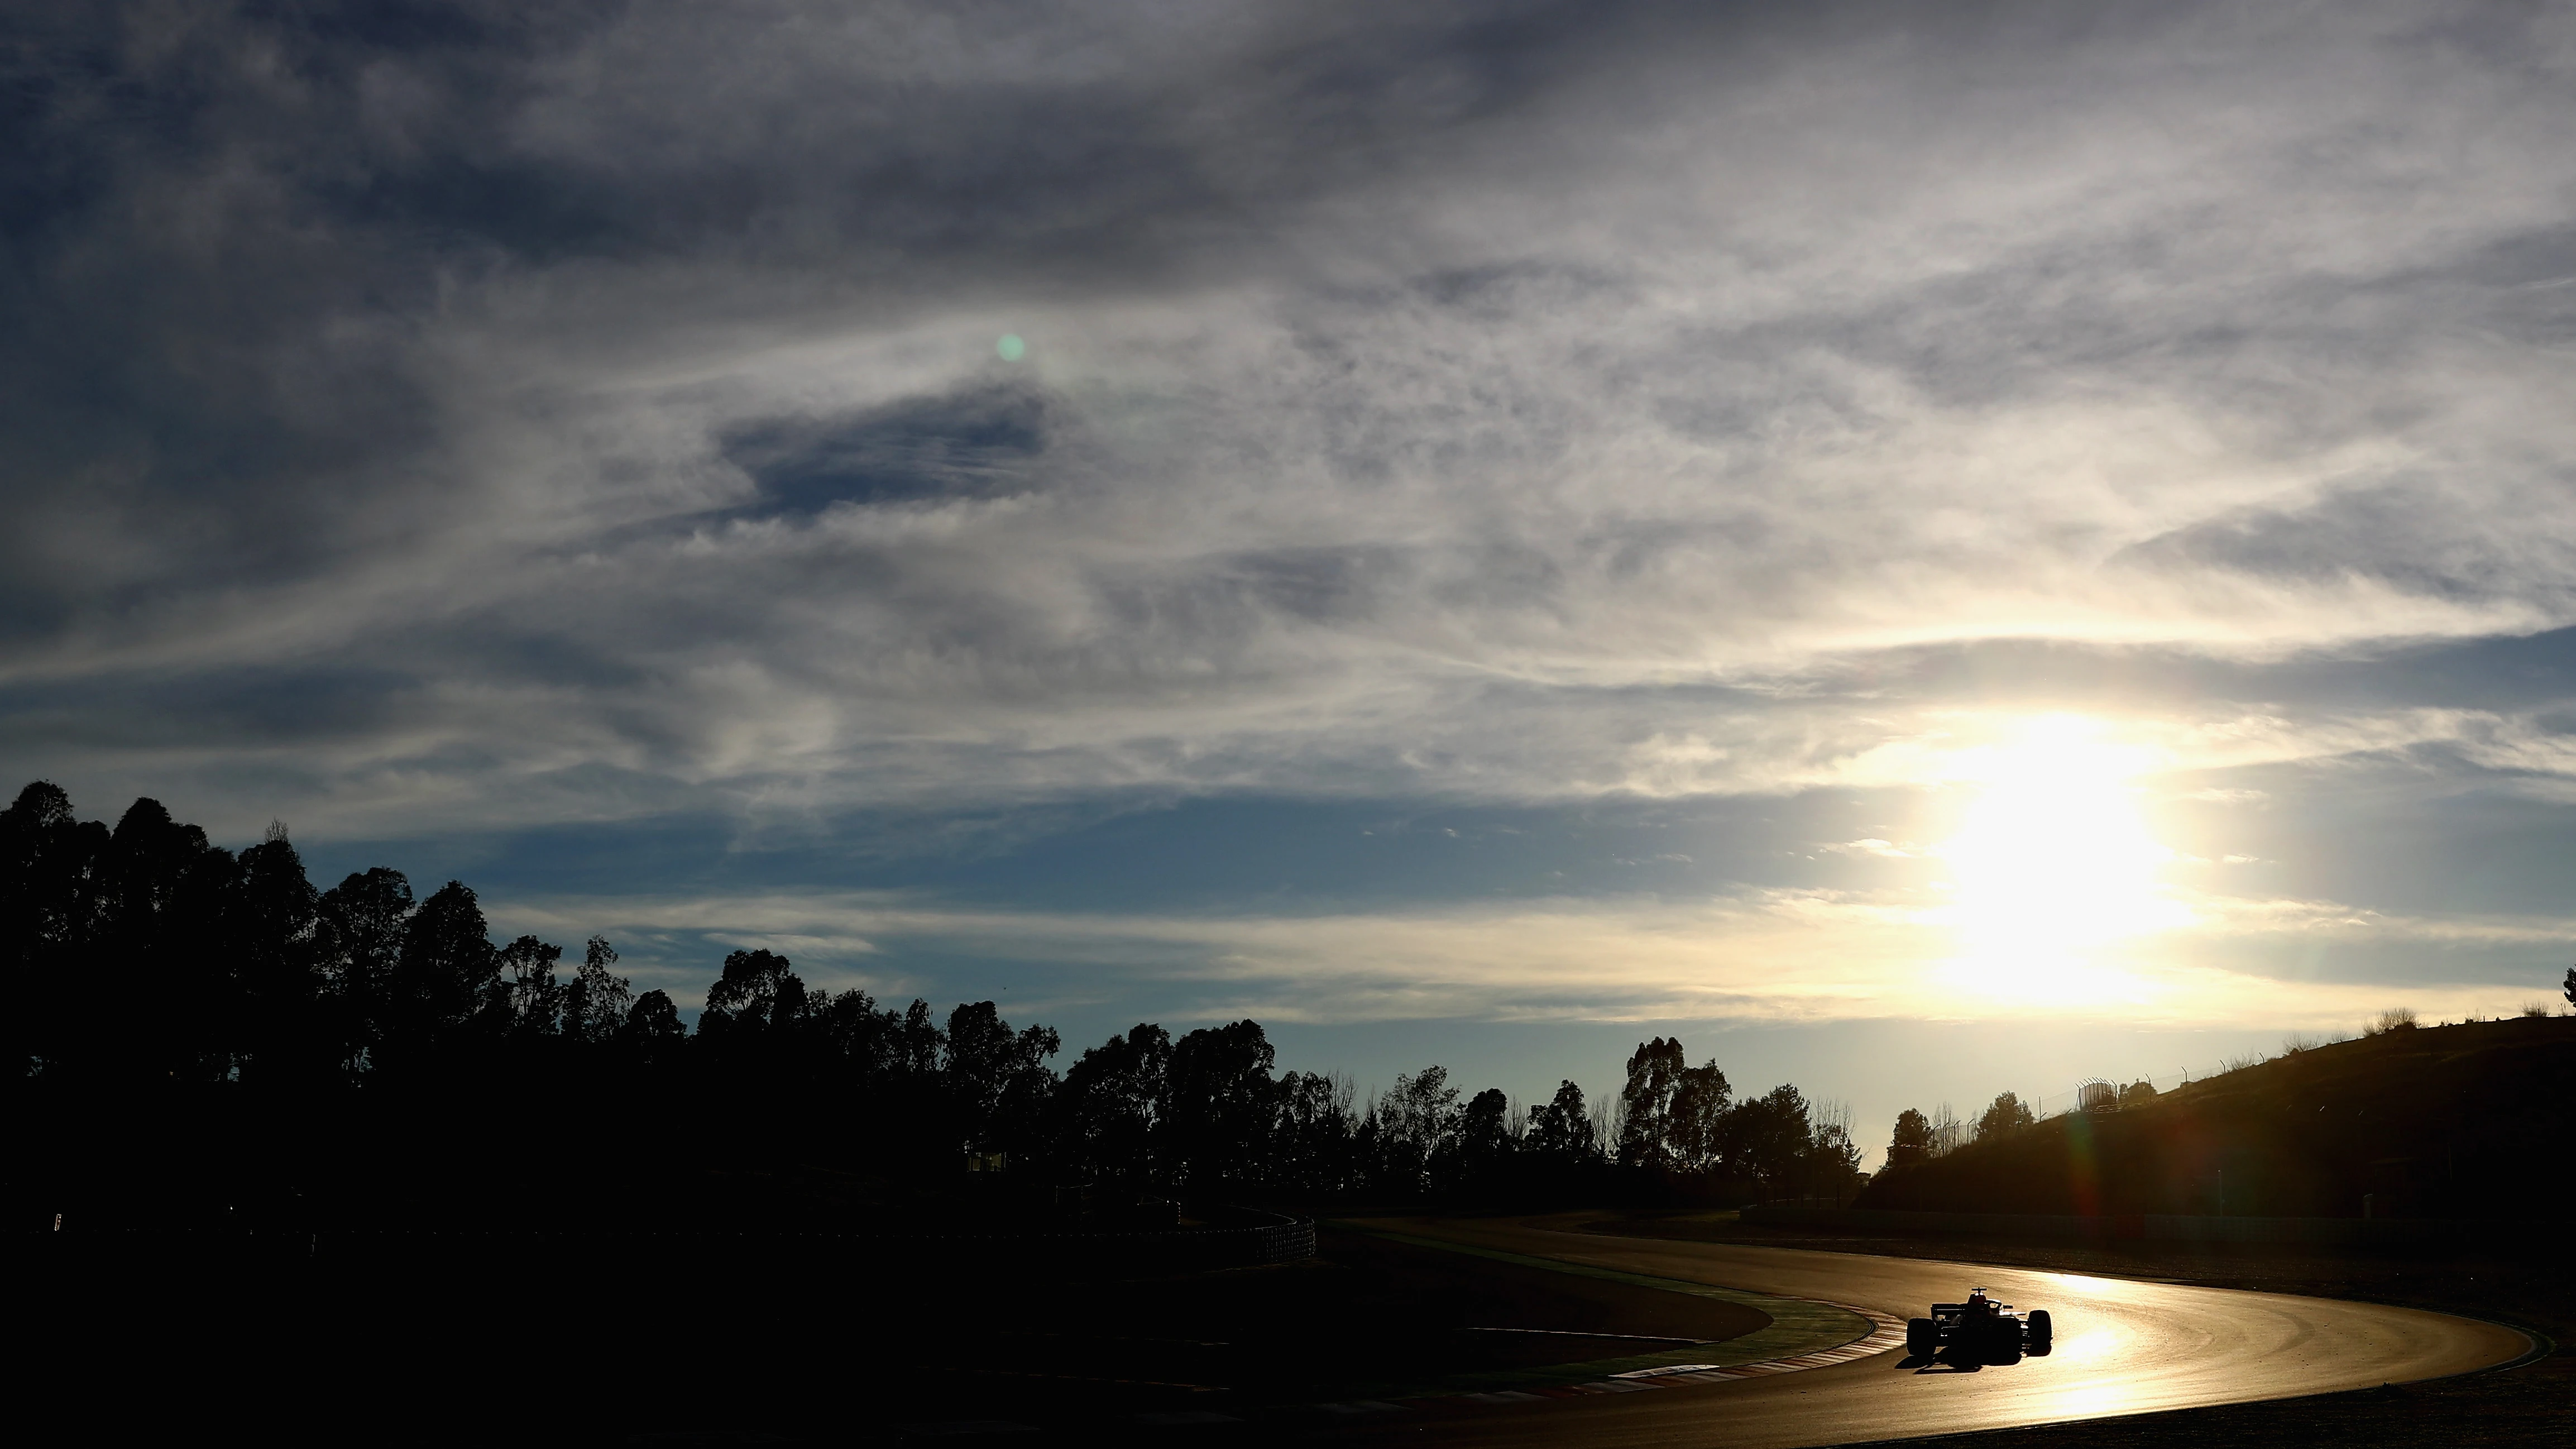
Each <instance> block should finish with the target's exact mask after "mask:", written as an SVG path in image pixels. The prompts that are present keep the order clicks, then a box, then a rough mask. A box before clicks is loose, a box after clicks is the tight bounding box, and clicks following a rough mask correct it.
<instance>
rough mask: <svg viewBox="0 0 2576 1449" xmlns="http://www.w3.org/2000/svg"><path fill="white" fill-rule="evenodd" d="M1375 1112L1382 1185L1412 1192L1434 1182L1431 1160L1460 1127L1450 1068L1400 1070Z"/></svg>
mask: <svg viewBox="0 0 2576 1449" xmlns="http://www.w3.org/2000/svg"><path fill="white" fill-rule="evenodd" d="M1371 1115H1372V1116H1373V1117H1374V1118H1375V1119H1376V1122H1377V1141H1376V1144H1375V1145H1376V1148H1377V1153H1376V1158H1375V1161H1374V1162H1373V1164H1372V1166H1373V1168H1374V1170H1375V1175H1376V1178H1377V1182H1378V1185H1379V1186H1380V1187H1381V1188H1384V1189H1385V1190H1387V1191H1390V1192H1399V1193H1405V1194H1408V1195H1410V1194H1415V1193H1420V1192H1422V1191H1423V1190H1424V1189H1425V1188H1427V1187H1428V1186H1429V1185H1430V1171H1431V1159H1432V1158H1433V1156H1434V1155H1436V1154H1437V1153H1439V1152H1440V1150H1441V1149H1442V1148H1443V1147H1445V1146H1446V1145H1447V1144H1448V1140H1449V1136H1450V1134H1451V1133H1453V1132H1455V1131H1456V1130H1457V1126H1458V1089H1457V1088H1455V1087H1453V1086H1450V1085H1449V1069H1448V1068H1446V1067H1424V1068H1423V1069H1422V1070H1421V1071H1420V1072H1418V1073H1416V1074H1414V1075H1412V1076H1405V1075H1403V1074H1401V1073H1399V1074H1398V1075H1397V1076H1396V1079H1395V1087H1394V1089H1393V1090H1392V1091H1390V1092H1388V1093H1387V1094H1386V1095H1385V1096H1383V1097H1380V1098H1378V1100H1377V1105H1376V1109H1375V1111H1374V1112H1373V1113H1372V1114H1371Z"/></svg>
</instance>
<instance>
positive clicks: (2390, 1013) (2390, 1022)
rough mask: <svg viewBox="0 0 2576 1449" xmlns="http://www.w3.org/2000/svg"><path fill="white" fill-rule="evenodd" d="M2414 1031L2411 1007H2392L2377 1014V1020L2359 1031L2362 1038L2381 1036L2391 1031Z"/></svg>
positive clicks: (2413, 1015)
mask: <svg viewBox="0 0 2576 1449" xmlns="http://www.w3.org/2000/svg"><path fill="white" fill-rule="evenodd" d="M2414 1029H2415V1008H2413V1007H2411V1006H2392V1007H2390V1008H2388V1009H2387V1010H2386V1011H2383V1012H2381V1013H2380V1014H2379V1020H2377V1021H2374V1022H2372V1023H2371V1024H2370V1025H2368V1026H2365V1027H2363V1028H2362V1029H2361V1034H2362V1035H2363V1036H2383V1035H2385V1034H2387V1033H2389V1032H2392V1031H2413V1030H2414Z"/></svg>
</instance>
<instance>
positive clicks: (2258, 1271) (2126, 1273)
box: [1551, 1212, 2576, 1449]
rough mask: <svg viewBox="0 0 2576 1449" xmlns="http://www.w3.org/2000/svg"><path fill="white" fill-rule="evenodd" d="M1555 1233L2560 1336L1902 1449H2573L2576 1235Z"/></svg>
mask: <svg viewBox="0 0 2576 1449" xmlns="http://www.w3.org/2000/svg"><path fill="white" fill-rule="evenodd" d="M1551 1222H1552V1223H1553V1224H1554V1225H1557V1226H1563V1227H1569V1228H1579V1229H1582V1230H1586V1231H1592V1232H1606V1233H1616V1234H1623V1235H1628V1236H1636V1237H1659V1238H1677V1239H1690V1240H1698V1241H1705V1242H1732V1243H1753V1244H1766V1245H1769V1246H1773V1247H1782V1248H1810V1249H1815V1250H1818V1251H1823V1252H1839V1253H1875V1254H1881V1255H1885V1256H1890V1257H1901V1258H1931V1259H1942V1260H1953V1259H1955V1260H1958V1261H1962V1262H1978V1263H1995V1264H2002V1265H2007V1266H2011V1267H2022V1268H2042V1269H2048V1270H2052V1271H2056V1272H2065V1273H2096V1274H2109V1275H2114V1276H2119V1277H2130V1278H2153V1279H2158V1280H2162V1281H2166V1282H2174V1283H2191V1284H2197V1285H2200V1286H2204V1287H2211V1288H2245V1289H2254V1290H2257V1291H2261V1292H2267V1293H2300V1294H2306V1295H2309V1296H2311V1297H2318V1298H2352V1299H2362V1300H2367V1301H2370V1302H2375V1303H2392V1304H2401V1305H2404V1306H2407V1307H2413V1308H2429V1309H2433V1310H2435V1311H2438V1312H2443V1313H2456V1314H2461V1315H2464V1316H2467V1317H2472V1318H2484V1319H2489V1320H2492V1321H2495V1322H2499V1323H2509V1324H2512V1325H2513V1326H2515V1327H2517V1328H2520V1329H2523V1330H2524V1331H2525V1332H2530V1333H2537V1334H2540V1335H2542V1336H2544V1337H2545V1338H2546V1339H2547V1340H2549V1341H2550V1343H2549V1346H2550V1348H2551V1351H2550V1352H2549V1353H2548V1354H2546V1355H2545V1356H2544V1357H2542V1358H2539V1359H2537V1360H2535V1361H2533V1362H2531V1363H2528V1364H2525V1365H2523V1366H2521V1367H2519V1368H2514V1369H2509V1370H2503V1371H2498V1372H2489V1373H2480V1374H2467V1375H2463V1376H2461V1377H2458V1378H2451V1379H2436V1380H2432V1381H2430V1382H2426V1383H2420V1384H2400V1385H2392V1386H2388V1387H2384V1388H2379V1389H2371V1390H2365V1391H2363V1392H2360V1393H2349V1394H2325V1395H2317V1396H2314V1397H2309V1398H2301V1399H2284V1400H2279V1401H2276V1402H2272V1403H2262V1404H2235V1405H2226V1406H2222V1407H2219V1408H2210V1409H2185V1410H2181V1411H2178V1412H2174V1413H2166V1414H2145V1415H2139V1416H2136V1417H2133V1418H2123V1419H2102V1420H2094V1421H2091V1422H2087V1423H2082V1424H2071V1425H2065V1426H2060V1427H2043V1428H2034V1429H2007V1430H1997V1431H1993V1432H1989V1433H1982V1434H1962V1435H1950V1436H1945V1437H1942V1438H1939V1439H1916V1440H1906V1441H1901V1442H1902V1443H1904V1444H1912V1445H1931V1444H1938V1445H1941V1446H1943V1449H2097V1446H2098V1449H2209V1446H2213V1445H2245V1446H2255V1449H2270V1446H2276V1445H2277V1446H2291V1445H2331V1446H2334V1449H2436V1446H2469V1445H2496V1446H2508V1445H2509V1446H2524V1445H2531V1446H2565V1445H2570V1444H2576V1230H2571V1233H2570V1234H2569V1235H2568V1236H2564V1237H2561V1238H2559V1239H2556V1240H2555V1241H2554V1242H2553V1241H2551V1240H2547V1239H2541V1240H2538V1241H2537V1242H2535V1241H2534V1240H2531V1239H2528V1238H2519V1237H2518V1238H2517V1239H2516V1240H2515V1241H2514V1242H2513V1243H2512V1245H2510V1246H2507V1245H2506V1244H2504V1243H2501V1242H2489V1243H2484V1244H2469V1245H2465V1246H2463V1247H2460V1248H2457V1249H2451V1250H2444V1251H2409V1252H2385V1251H2375V1252H2364V1251H2348V1252H2347V1251H2333V1250H2323V1249H2316V1248H2303V1247H2297V1246H2292V1245H2280V1244H2265V1243H2246V1244H2233V1243H2231V1244H2189V1243H2144V1242H2140V1243H2132V1244H2124V1245H2113V1246H2102V1247H2096V1246H2091V1245H2082V1244H2070V1243H2016V1242H2012V1241H2009V1240H2004V1239H1997V1238H1984V1237H1902V1236H1897V1235H1892V1234H1879V1233H1859V1232H1839V1231H1817V1230H1810V1229H1786V1228H1763V1227H1755V1226H1750V1225H1747V1224H1744V1223H1741V1222H1739V1221H1738V1220H1737V1219H1736V1216H1735V1214H1733V1213H1710V1212H1676V1213H1654V1212H1630V1213H1602V1212H1595V1213H1571V1214H1564V1215H1562V1216H1560V1217H1558V1218H1555V1219H1551Z"/></svg>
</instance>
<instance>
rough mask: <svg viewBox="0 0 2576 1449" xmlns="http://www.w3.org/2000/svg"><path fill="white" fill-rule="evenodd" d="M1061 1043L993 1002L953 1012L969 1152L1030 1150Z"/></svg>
mask: <svg viewBox="0 0 2576 1449" xmlns="http://www.w3.org/2000/svg"><path fill="white" fill-rule="evenodd" d="M700 1030H701V1031H704V1028H703V1027H701V1028H700ZM1058 1045H1059V1041H1058V1038H1057V1036H1056V1033H1055V1028H1053V1027H1048V1026H1033V1027H1030V1028H1029V1029H1028V1030H1026V1031H1022V1032H1013V1031H1012V1030H1011V1024H1010V1023H1009V1022H1007V1021H1004V1020H1002V1017H1001V1013H1000V1011H999V1009H998V1008H996V1007H995V1006H994V1004H993V1003H992V1002H989V1001H976V1002H969V1003H964V1004H961V1005H959V1006H958V1008H957V1009H956V1010H954V1011H952V1012H950V1013H949V1014H948V1055H947V1060H946V1061H945V1062H944V1063H943V1064H942V1065H943V1070H944V1073H945V1076H946V1081H947V1087H948V1098H949V1103H950V1112H951V1118H950V1120H951V1123H952V1130H953V1132H954V1135H955V1137H956V1139H957V1141H958V1143H959V1145H960V1146H962V1147H963V1148H964V1150H966V1151H968V1152H1011V1151H1026V1150H1028V1148H1029V1147H1031V1146H1033V1145H1034V1143H1035V1141H1036V1137H1037V1132H1038V1126H1039V1121H1040V1118H1041V1115H1042V1114H1043V1113H1044V1112H1045V1110H1046V1105H1047V1098H1048V1096H1049V1094H1050V1093H1052V1091H1053V1090H1054V1087H1055V1074H1054V1073H1053V1072H1051V1071H1049V1070H1047V1066H1046V1059H1047V1058H1048V1057H1051V1056H1054V1055H1055V1054H1056V1049H1057V1047H1058Z"/></svg>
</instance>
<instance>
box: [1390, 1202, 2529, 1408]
mask: <svg viewBox="0 0 2576 1449" xmlns="http://www.w3.org/2000/svg"><path fill="white" fill-rule="evenodd" d="M1384 1226H1386V1227H1389V1228H1394V1229H1398V1230H1400V1231H1403V1232H1406V1233H1412V1234H1418V1235H1421V1236H1424V1237H1437V1238H1446V1239H1449V1240H1452V1241H1456V1242H1462V1243H1476V1244H1480V1245H1483V1246H1487V1247H1494V1248H1502V1249H1505V1250H1508V1251H1511V1252H1515V1253H1526V1254H1529V1255H1532V1256H1534V1257H1545V1258H1557V1259H1562V1260H1564V1261H1567V1262H1573V1263H1586V1264H1591V1265H1593V1266H1596V1267H1603V1268H1615V1269H1619V1270H1621V1271H1624V1272H1631V1273H1644V1274H1651V1275H1653V1276H1656V1277H1663V1278H1677V1279H1683V1280H1687V1281H1691V1282H1699V1283H1713V1284H1719V1285H1722V1286H1725V1287H1730V1288H1741V1289H1747V1290H1750V1291H1753V1292H1757V1293H1777V1294H1785V1295H1788V1296H1792V1297H1800V1298H1819V1299H1826V1300H1829V1301H1833V1302H1840V1303H1851V1304H1858V1305H1861V1306H1864V1307H1869V1308H1875V1309H1878V1310H1879V1311H1881V1312H1884V1313H1888V1314H1890V1315H1893V1316H1895V1317H1898V1318H1906V1317H1911V1316H1915V1315H1919V1314H1922V1313H1924V1312H1926V1311H1927V1309H1928V1305H1930V1304H1931V1303H1932V1302H1934V1301H1935V1300H1955V1299H1957V1298H1959V1297H1961V1296H1963V1295H1964V1293H1965V1292H1966V1290H1967V1288H1968V1287H1969V1286H1970V1285H1971V1284H1984V1285H1985V1286H1986V1287H1988V1288H1990V1289H1993V1290H1995V1291H1996V1292H1997V1293H1998V1294H2000V1295H2001V1296H2002V1297H2003V1298H2004V1299H2005V1300H2006V1301H2007V1302H2010V1303H2014V1304H2017V1305H2019V1306H2021V1307H2023V1308H2045V1309H2048V1310H2049V1312H2050V1314H2051V1316H2052V1317H2053V1318H2054V1319H2055V1320H2056V1324H2055V1327H2056V1334H2057V1348H2056V1352H2055V1353H2054V1354H2052V1355H2051V1356H2050V1357H2047V1358H2037V1359H2026V1360H2024V1361H2023V1362H2022V1363H2020V1364H2018V1365H2015V1366H2011V1367H2001V1368H1987V1369H1983V1370H1975V1371H1959V1370H1952V1369H1948V1368H1938V1367H1932V1368H1926V1367H1923V1366H1918V1365H1914V1364H1911V1363H1909V1362H1908V1361H1906V1359H1905V1356H1904V1354H1903V1352H1902V1350H1898V1351H1892V1352H1888V1353H1883V1354H1879V1355H1877V1356H1875V1357H1871V1358H1865V1359H1861V1360H1858V1361H1856V1362H1853V1363H1848V1364H1843V1365H1840V1366H1837V1367H1832V1368H1820V1369H1814V1370H1810V1371H1808V1372H1804V1373H1794V1374H1782V1375H1779V1376H1776V1377H1768V1378H1755V1379H1745V1380H1741V1381H1738V1382H1733V1383H1725V1384H1713V1385H1707V1386H1702V1387H1693V1388H1677V1389H1668V1390H1664V1391H1661V1392H1657V1393H1650V1394H1627V1395H1621V1396H1617V1397H1614V1398H1601V1399H1585V1400H1576V1401H1569V1402H1550V1403H1541V1404H1530V1405H1526V1406H1523V1407H1522V1408H1520V1409H1517V1410H1515V1411H1512V1412H1504V1413H1492V1414H1482V1415H1475V1416H1468V1417H1460V1418H1456V1419H1448V1420H1443V1421H1441V1422H1438V1423H1431V1424H1415V1425H1408V1426H1407V1427H1408V1428H1409V1429H1412V1430H1415V1431H1428V1433H1429V1435H1430V1437H1432V1438H1435V1439H1437V1440H1439V1441H1440V1442H1442V1443H1444V1444H1446V1443H1458V1444H1493V1445H1519V1444H1533V1445H1534V1444H1541V1443H1544V1444H1547V1445H1550V1446H1556V1449H1564V1446H1582V1449H1625V1446H1632V1445H1633V1446H1640V1449H1643V1446H1648V1445H1653V1446H1658V1449H1669V1446H1700V1445H1706V1446H1726V1449H1794V1446H1803V1445H1817V1444H1845V1443H1853V1442H1858V1441H1865V1440H1871V1439H1897V1438H1904V1437H1907V1436H1911V1435H1918V1434H1954V1433H1960V1432H1964V1431H1967V1430H1973V1429H1999V1428H2008V1427H2011V1426H2014V1425H2019V1424H2042V1423H2054V1422H2060V1421H2064V1420H2070V1419H2090V1418H2102V1417H2107V1416H2110V1415H2115V1414H2139V1413H2150V1412H2153V1411H2156V1410H2161V1409H2180V1408H2191V1407H2196V1406H2199V1405H2206V1404H2227V1403H2243V1402H2246V1401H2250V1400H2254V1399H2276V1398H2291V1397H2295V1396H2298V1395H2302V1394H2322V1393H2332V1392H2335V1391H2337V1390H2342V1389H2355V1388H2371V1387H2376V1386H2377V1385H2380V1384H2383V1383H2399V1382H2404V1381H2407V1380H2410V1379H2424V1378H2437V1377H2440V1376H2442V1375H2444V1374H2454V1373H2464V1372H2467V1371H2469V1370H2472V1369H2480V1368H2486V1367H2489V1366H2491V1365H2494V1364H2499V1363H2504V1362H2506V1361H2508V1360H2511V1359H2513V1358H2516V1357H2518V1356H2520V1355H2521V1354H2523V1353H2525V1352H2526V1351H2528V1350H2529V1348H2530V1347H2531V1344H2530V1340H2528V1339H2526V1338H2525V1337H2523V1335H2521V1334H2519V1333H2516V1332H2514V1331H2513V1330H2512V1329H2509V1328H2501V1327H2498V1326H2496V1325H2494V1324H2489V1323H2480V1322H2477V1321H2475V1320H2472V1319H2465V1318H2453V1317H2450V1316H2447V1315H2445V1314H2439V1313H2426V1312H2422V1311H2419V1310H2416V1309H2410V1308H2390V1307H2385V1306H2383V1305H2379V1304H2373V1303H2348V1302H2340V1301H2336V1300H2331V1299H2323V1298H2294V1297H2289V1296H2286V1295H2282V1294H2273V1293H2247V1292H2238V1291H2234V1290H2229V1289H2221V1288H2193V1287H2185V1286H2181V1285H2177V1284H2165V1283H2147V1282H2138V1281H2134V1280H2130V1279H2119V1278H2088V1277H2083V1276H2079V1275H2075V1274H2065V1273H2042V1272H2033V1271H2030V1270H2027V1269H2019V1268H1988V1267H1977V1266H1974V1265H1970V1264H1965V1263H1942V1262H1925V1261H1920V1260H1914V1259H1904V1258H1873V1257H1864V1256H1861V1255H1858V1254H1850V1253H1816V1252H1805V1251H1800V1250H1796V1249H1788V1248H1759V1247H1748V1246H1742V1245H1738V1244H1730V1243H1686V1242H1670V1241H1665V1240H1659V1239H1642V1238H1613V1237H1603V1236H1599V1235H1595V1234H1591V1233H1571V1232H1559V1231H1553V1230H1549V1229H1545V1228H1539V1227H1532V1226H1529V1225H1526V1224H1516V1223H1497V1222H1473V1223H1465V1222H1443V1221H1434V1220H1405V1221H1402V1222H1387V1223H1385V1224H1384Z"/></svg>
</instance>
